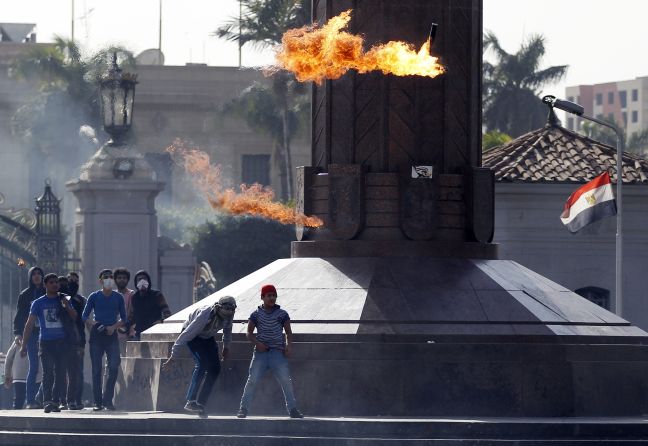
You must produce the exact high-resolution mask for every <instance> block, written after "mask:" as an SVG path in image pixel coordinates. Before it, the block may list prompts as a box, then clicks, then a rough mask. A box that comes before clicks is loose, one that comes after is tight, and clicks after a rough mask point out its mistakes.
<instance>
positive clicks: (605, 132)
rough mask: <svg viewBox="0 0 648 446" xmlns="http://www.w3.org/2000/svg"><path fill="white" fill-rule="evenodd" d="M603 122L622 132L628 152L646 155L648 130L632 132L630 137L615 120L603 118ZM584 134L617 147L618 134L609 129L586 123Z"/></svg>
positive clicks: (584, 123) (583, 129)
mask: <svg viewBox="0 0 648 446" xmlns="http://www.w3.org/2000/svg"><path fill="white" fill-rule="evenodd" d="M601 120H602V121H605V122H607V123H609V124H612V125H614V126H616V127H617V128H619V129H620V130H621V136H622V138H623V139H624V142H625V151H626V152H633V153H637V154H640V155H643V154H645V153H646V151H647V150H648V130H642V131H641V132H632V134H631V135H629V136H628V135H627V134H626V132H625V130H624V127H623V126H622V125H620V124H619V123H618V122H617V121H616V120H615V119H614V118H609V117H603V118H601ZM582 133H583V134H584V135H585V136H587V137H588V138H592V139H594V140H596V141H599V142H601V143H603V144H607V145H608V146H612V147H616V144H617V136H616V133H615V132H614V131H613V130H612V129H610V128H608V127H604V126H602V125H600V124H596V123H593V122H591V121H584V122H583V128H582Z"/></svg>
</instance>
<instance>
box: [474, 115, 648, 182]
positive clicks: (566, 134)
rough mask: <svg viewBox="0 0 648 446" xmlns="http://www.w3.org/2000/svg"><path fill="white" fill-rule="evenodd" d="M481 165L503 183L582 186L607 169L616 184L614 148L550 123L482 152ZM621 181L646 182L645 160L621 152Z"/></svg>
mask: <svg viewBox="0 0 648 446" xmlns="http://www.w3.org/2000/svg"><path fill="white" fill-rule="evenodd" d="M482 163H483V166H484V167H490V168H491V169H493V170H495V180H496V181H502V182H560V183H583V182H587V181H590V180H591V179H593V178H594V177H596V176H597V175H600V174H601V173H603V172H604V171H606V170H607V171H608V172H609V174H610V177H611V178H612V181H613V182H616V167H615V166H616V148H614V147H610V146H608V145H606V144H602V143H600V142H598V141H595V140H593V139H590V138H587V137H586V136H583V135H580V134H578V133H575V132H572V131H570V130H567V129H565V128H563V127H560V126H559V125H552V124H547V125H546V126H545V127H543V128H541V129H538V130H535V131H533V132H529V133H527V134H525V135H522V136H520V137H519V138H516V139H514V140H512V141H510V142H508V143H507V144H505V145H503V146H498V147H495V148H493V149H491V150H488V151H486V152H484V154H483V159H482ZM623 182H624V183H636V184H639V183H648V161H646V160H645V159H643V158H641V157H639V156H637V155H634V154H630V153H624V154H623Z"/></svg>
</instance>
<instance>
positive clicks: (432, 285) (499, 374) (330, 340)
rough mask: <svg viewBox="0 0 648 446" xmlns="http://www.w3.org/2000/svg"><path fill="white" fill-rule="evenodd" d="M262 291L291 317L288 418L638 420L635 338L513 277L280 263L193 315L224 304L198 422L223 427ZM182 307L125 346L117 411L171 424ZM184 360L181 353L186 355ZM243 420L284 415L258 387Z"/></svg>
mask: <svg viewBox="0 0 648 446" xmlns="http://www.w3.org/2000/svg"><path fill="white" fill-rule="evenodd" d="M265 283H273V284H274V285H275V286H276V287H277V289H278V294H279V298H278V303H279V304H280V305H281V306H282V308H284V309H286V310H287V311H288V312H289V314H290V316H291V325H292V328H293V332H294V333H295V335H294V340H295V342H296V344H295V348H294V355H293V357H292V358H291V370H292V376H293V379H294V384H295V391H296V395H297V399H298V403H299V407H300V408H301V409H302V410H303V411H304V412H305V413H308V414H311V415H318V416H319V415H326V416H428V417H429V416H621V415H627V416H629V415H640V414H643V413H646V412H648V407H647V406H648V403H647V402H648V399H647V398H645V394H646V392H645V390H646V389H645V387H646V384H645V376H648V346H646V345H645V344H646V343H648V334H646V333H645V332H644V331H642V330H640V329H639V328H637V327H634V326H632V325H631V324H630V323H629V322H627V321H625V320H624V319H621V318H619V317H618V316H616V315H614V314H612V313H610V312H608V311H606V310H604V309H602V308H600V307H598V306H597V305H595V304H593V303H591V302H589V301H587V300H586V299H583V298H582V297H580V296H578V295H576V294H575V293H573V292H571V291H569V290H567V289H565V288H563V287H561V286H560V285H558V284H556V283H554V282H551V281H550V280H548V279H546V278H544V277H542V276H540V275H538V274H536V273H534V272H533V271H530V270H528V269H526V268H524V267H523V266H521V265H519V264H517V263H515V262H512V261H505V260H480V259H456V258H447V259H443V258H431V257H386V258H377V257H351V258H347V257H345V258H293V259H281V260H277V261H276V262H273V263H271V264H269V265H267V266H266V267H264V268H262V269H260V270H258V271H256V272H254V273H252V274H250V275H249V276H247V277H245V278H243V279H241V280H239V281H237V282H235V283H233V284H231V285H230V286H228V287H226V288H224V289H222V290H220V291H218V292H217V293H215V294H213V295H211V296H209V297H208V298H206V299H204V300H203V301H201V302H199V303H197V304H195V305H205V304H211V303H213V302H215V301H216V300H217V299H218V298H220V297H221V296H223V295H232V296H234V297H235V298H236V299H237V302H238V310H237V314H236V319H235V326H234V341H235V342H234V343H233V346H232V352H231V358H230V359H228V360H227V361H226V362H224V363H223V369H222V372H221V375H220V376H219V378H218V381H217V384H216V387H215V389H214V392H213V397H212V400H211V401H210V407H209V408H210V410H212V411H213V412H214V413H218V414H234V413H235V412H236V411H237V409H238V405H239V401H240V397H241V394H242V391H243V386H244V385H245V381H246V378H247V374H248V366H249V360H250V356H251V353H252V347H251V345H250V344H249V343H248V342H246V341H245V336H244V333H245V331H246V329H247V317H248V315H249V314H250V313H251V312H252V311H253V310H254V309H255V308H256V307H257V306H258V305H259V304H260V303H261V300H260V296H259V289H260V287H261V285H262V284H265ZM193 308H194V306H192V307H189V308H187V309H185V310H183V311H181V312H180V313H177V314H175V315H173V316H172V317H171V318H169V319H168V320H167V321H165V323H164V324H160V325H157V326H155V327H152V328H151V329H150V330H148V331H146V332H145V333H144V334H143V335H142V341H141V342H130V343H128V348H127V355H126V357H125V358H123V360H122V371H123V379H124V381H123V382H120V383H119V384H118V397H117V401H116V404H117V405H119V406H120V407H123V408H127V409H132V410H179V409H180V408H181V407H182V405H183V404H184V401H185V396H184V394H185V391H186V388H187V386H188V383H189V380H190V377H191V372H192V369H193V361H192V360H191V359H190V357H189V352H188V350H186V349H183V351H184V353H185V354H186V356H185V358H184V359H182V360H179V361H178V362H177V363H176V364H175V367H174V368H172V370H169V371H165V372H164V373H162V372H161V371H160V365H161V363H162V362H163V360H164V359H165V358H166V357H167V355H168V352H169V348H170V345H171V343H172V342H173V340H174V339H175V338H176V337H177V335H178V333H179V332H180V329H181V326H182V322H183V321H184V320H185V318H186V316H187V314H188V313H189V312H190V311H192V310H193ZM185 350H186V351H185ZM258 389H259V390H258V392H257V396H256V398H255V401H254V403H253V405H252V407H251V408H250V410H251V413H253V414H277V415H280V414H284V413H285V408H284V407H283V406H284V403H283V396H282V394H281V392H280V390H279V386H278V385H277V384H276V383H275V382H274V380H273V379H272V378H271V377H270V376H268V377H266V381H264V382H263V383H262V384H261V385H259V387H258Z"/></svg>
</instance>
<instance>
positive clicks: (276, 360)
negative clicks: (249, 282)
mask: <svg viewBox="0 0 648 446" xmlns="http://www.w3.org/2000/svg"><path fill="white" fill-rule="evenodd" d="M261 300H263V305H261V306H259V307H258V308H257V309H256V310H255V311H254V312H253V313H252V314H251V315H250V319H249V320H248V329H247V339H248V341H250V342H251V343H252V344H254V353H253V354H252V362H251V363H250V374H249V376H248V380H247V383H246V384H245V389H243V397H242V398H241V407H240V409H239V412H238V414H237V415H236V416H237V417H239V418H245V417H247V414H248V410H249V408H250V403H251V402H252V398H253V397H254V390H255V389H256V385H257V383H258V381H259V379H260V378H261V377H262V376H263V375H264V374H265V372H266V371H268V370H272V373H273V374H274V376H275V378H276V379H277V381H278V382H279V385H280V386H281V390H282V391H283V394H284V397H285V399H286V409H287V410H288V414H289V415H290V418H304V416H303V415H302V414H301V412H300V411H299V410H297V402H296V401H295V393H294V391H293V385H292V379H291V378H290V369H289V367H288V360H287V359H286V358H287V357H288V356H290V352H291V349H292V329H291V328H290V316H288V313H287V312H286V311H285V310H283V309H281V307H280V306H279V305H277V304H276V301H277V290H276V288H275V287H274V285H264V286H263V287H262V288H261ZM255 328H256V330H257V334H256V335H255V334H254V329H255ZM284 331H285V332H286V337H285V339H284V334H283V332H284Z"/></svg>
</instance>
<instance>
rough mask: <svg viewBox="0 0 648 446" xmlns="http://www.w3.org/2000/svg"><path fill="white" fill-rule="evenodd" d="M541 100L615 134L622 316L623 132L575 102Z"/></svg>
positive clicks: (618, 292) (618, 308) (617, 306)
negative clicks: (588, 112) (595, 116)
mask: <svg viewBox="0 0 648 446" xmlns="http://www.w3.org/2000/svg"><path fill="white" fill-rule="evenodd" d="M542 102H544V103H545V104H547V105H548V106H549V107H554V108H557V109H559V110H563V111H566V112H567V113H571V114H572V115H576V116H579V117H581V118H583V119H587V120H588V121H592V122H595V123H596V124H599V125H602V126H604V127H607V128H609V129H612V130H613V131H614V133H615V134H616V139H617V144H616V149H617V159H616V172H617V191H616V192H617V193H616V204H617V219H616V223H617V226H616V274H615V277H616V290H615V296H614V306H615V311H616V314H617V315H618V316H622V310H623V300H622V290H623V281H622V279H623V218H622V216H623V212H622V204H623V194H622V193H621V192H622V189H623V159H622V157H623V151H624V149H625V141H624V138H623V133H621V129H619V128H618V127H617V126H616V125H614V124H611V123H609V122H605V121H602V120H600V119H596V118H594V117H592V116H587V115H586V114H585V108H583V106H582V105H580V104H576V103H575V102H571V101H566V100H564V99H559V98H557V97H555V96H551V95H547V96H545V97H543V98H542Z"/></svg>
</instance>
